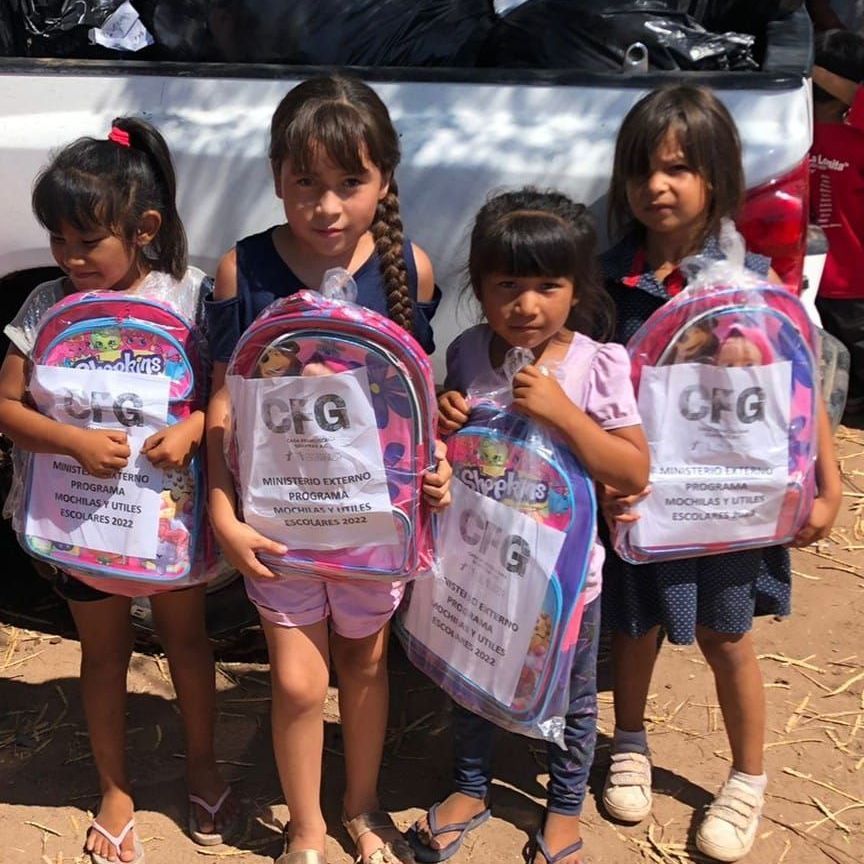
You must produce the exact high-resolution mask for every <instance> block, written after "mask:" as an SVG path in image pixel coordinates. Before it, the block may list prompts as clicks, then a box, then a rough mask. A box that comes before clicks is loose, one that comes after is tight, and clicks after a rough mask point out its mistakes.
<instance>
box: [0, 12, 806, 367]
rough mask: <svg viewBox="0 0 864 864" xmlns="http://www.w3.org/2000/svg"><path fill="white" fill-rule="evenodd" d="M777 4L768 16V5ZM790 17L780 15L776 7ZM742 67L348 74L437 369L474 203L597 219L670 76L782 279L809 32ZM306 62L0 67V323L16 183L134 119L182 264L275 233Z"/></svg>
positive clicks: (13, 60) (790, 241)
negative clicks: (158, 172) (550, 199)
mask: <svg viewBox="0 0 864 864" xmlns="http://www.w3.org/2000/svg"><path fill="white" fill-rule="evenodd" d="M778 5H779V4H778ZM793 5H794V4H793ZM761 35H762V37H764V40H765V46H766V47H765V51H764V57H763V59H762V65H761V68H760V69H759V70H758V71H743V72H681V71H678V72H662V71H647V72H639V71H638V69H637V71H636V72H635V73H634V72H633V71H632V70H630V71H621V72H609V71H604V72H597V73H593V72H588V71H573V70H561V69H559V70H533V69H528V68H524V69H513V70H508V69H500V68H487V69H448V68H413V69H406V68H375V69H372V68H355V69H352V70H350V71H351V72H352V73H353V74H358V75H361V76H362V77H363V78H365V79H366V80H368V81H369V82H370V83H371V84H372V85H373V86H374V87H375V88H376V89H377V90H378V92H379V93H380V95H381V96H382V98H383V100H384V102H385V103H386V104H387V106H388V107H389V109H390V112H391V115H392V117H393V120H394V122H395V125H396V127H397V129H398V131H399V133H400V135H401V142H402V163H401V165H400V167H399V169H398V172H397V176H398V179H399V187H400V197H401V201H402V208H403V218H404V222H405V226H406V233H407V234H409V235H410V236H411V237H412V239H414V240H415V241H416V242H418V243H419V244H420V245H421V246H423V247H424V248H425V249H426V250H427V252H428V253H429V255H430V257H431V259H432V262H433V264H434V266H435V270H436V274H437V279H438V282H439V284H440V285H441V287H442V289H443V291H444V298H445V299H444V303H443V304H442V306H441V308H440V310H439V312H438V314H437V317H436V319H435V321H434V327H435V334H436V341H437V345H438V351H437V358H436V359H437V360H438V364H439V365H438V369H439V372H440V358H442V357H443V353H444V352H443V349H444V348H445V347H446V344H447V343H448V342H449V341H450V339H451V338H452V337H453V335H454V334H455V333H457V332H459V330H461V329H462V328H463V327H464V326H465V325H466V324H467V323H471V322H470V314H471V313H470V312H469V311H466V307H464V306H461V305H459V304H458V302H457V301H458V295H459V293H460V292H459V288H460V285H461V282H462V277H461V272H460V271H461V268H462V266H463V264H464V261H465V253H466V237H467V229H468V225H469V223H470V220H471V218H472V217H473V215H474V213H475V212H476V210H477V209H478V207H479V206H480V205H481V204H482V203H483V201H484V199H485V198H486V197H487V195H488V194H489V192H490V191H491V190H495V189H500V188H501V187H512V186H516V185H523V184H526V183H531V184H534V185H537V186H540V187H557V188H559V189H561V190H563V191H564V192H566V193H568V194H570V195H571V196H573V197H574V198H576V199H578V200H582V201H585V202H587V203H589V204H590V205H591V207H592V209H593V210H594V212H595V214H596V216H597V221H598V225H599V226H601V231H602V226H603V225H604V224H605V195H606V190H607V186H608V183H609V175H610V170H611V165H612V154H613V148H614V141H615V136H616V133H617V130H618V127H619V125H620V123H621V120H622V119H623V117H624V115H625V113H626V112H627V110H628V109H629V108H630V107H631V106H632V105H633V103H634V102H635V101H636V100H637V99H638V98H639V97H640V96H641V95H643V94H644V93H645V92H646V91H647V90H649V89H651V88H652V87H655V86H657V85H659V84H661V83H664V82H666V81H669V80H679V79H682V78H684V79H686V80H690V81H697V82H699V83H703V84H707V85H710V86H712V87H714V88H715V89H716V91H717V93H718V95H719V96H720V97H721V98H722V99H723V101H724V102H725V103H726V104H727V105H728V107H729V108H730V110H731V112H732V114H733V116H734V117H735V119H736V121H737V123H738V126H739V129H740V133H741V138H742V141H743V145H744V164H745V171H746V178H747V185H748V189H749V201H748V206H747V210H746V216H745V219H744V226H743V227H744V230H745V234H746V235H747V236H748V240H749V242H750V245H751V246H752V247H753V248H755V249H757V250H758V251H762V252H764V253H766V254H769V255H771V256H772V258H773V263H774V267H775V269H776V270H777V271H778V272H779V273H780V274H781V275H782V276H784V278H785V279H786V280H787V281H789V282H791V283H795V282H797V281H798V280H800V276H801V264H802V259H803V255H804V247H805V237H806V222H807V185H808V174H809V171H808V166H807V152H808V149H809V147H810V142H811V133H812V115H811V104H810V85H809V78H808V75H809V68H810V65H811V58H812V49H811V43H812V32H811V28H810V21H809V18H808V17H807V14H806V12H805V11H804V9H803V8H799V9H798V10H797V11H795V12H793V13H791V14H785V15H782V16H780V17H778V19H777V20H775V21H773V22H771V23H770V24H769V25H768V27H767V31H766V33H764V34H761ZM319 71H320V69H316V68H310V67H296V66H283V65H274V64H254V63H252V64H225V63H194V64H192V63H183V62H140V61H134V60H128V61H125V60H124V61H115V60H111V61H105V60H73V59H36V58H29V57H28V58H23V57H0V129H2V132H0V188H2V189H3V198H4V202H5V204H4V210H3V215H2V218H0V304H2V305H0V316H2V317H3V320H4V321H6V320H8V319H9V318H11V317H12V315H13V314H14V312H15V311H16V310H17V308H18V306H19V305H20V304H21V302H22V301H23V299H24V297H25V296H26V294H27V292H28V291H29V290H30V288H32V287H33V285H35V284H36V283H37V282H38V281H40V280H41V279H43V278H45V276H46V270H45V268H46V267H51V266H52V264H53V262H52V259H51V256H50V253H49V250H48V243H47V239H46V237H45V233H44V231H43V230H42V229H41V228H40V226H39V225H38V224H37V222H36V220H35V219H34V218H33V216H32V214H31V211H30V190H31V183H32V180H33V177H34V176H35V174H36V172H37V171H38V169H39V168H40V166H42V165H43V164H44V163H45V161H46V159H47V158H48V154H49V153H50V151H52V150H53V149H54V148H57V147H58V146H60V145H62V144H64V143H66V142H68V141H70V140H72V139H74V138H76V137H78V136H80V135H96V136H101V135H104V134H106V133H107V130H108V129H109V127H110V121H111V119H112V118H113V117H115V116H117V115H121V114H139V115H143V116H145V117H146V118H147V119H149V120H150V121H152V122H153V123H155V124H156V125H157V126H158V127H159V128H160V129H161V130H162V132H163V133H164V134H165V137H166V138H167V140H168V143H169V145H170V147H171V151H172V153H173V155H174V157H175V161H176V166H177V174H178V180H179V208H180V213H181V216H182V218H183V221H184V223H185V225H186V228H187V231H188V235H189V245H190V251H191V258H192V261H193V263H195V264H197V265H199V266H200V267H202V268H203V269H204V270H205V271H209V272H213V269H214V266H215V263H216V261H217V260H218V258H219V256H220V255H221V254H222V253H223V252H224V251H226V250H227V249H228V248H230V247H231V246H232V245H233V244H234V242H235V241H236V240H237V239H238V238H240V237H243V236H245V235H246V234H250V233H253V232H255V231H258V230H261V229H262V228H264V227H266V226H268V225H271V224H275V223H277V222H278V221H280V213H281V210H280V202H279V201H278V200H277V199H276V198H275V196H274V194H273V191H272V183H271V179H270V173H269V165H268V161H267V156H266V153H267V143H268V127H269V122H270V117H271V114H272V111H273V109H274V107H275V106H276V104H277V103H278V101H279V100H280V99H281V97H282V96H283V95H284V94H285V92H286V91H287V90H288V89H289V88H290V87H291V86H293V85H294V84H295V83H296V82H297V81H299V80H300V79H302V78H303V77H306V76H309V75H311V74H315V73H316V72H319Z"/></svg>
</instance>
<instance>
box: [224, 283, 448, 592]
mask: <svg viewBox="0 0 864 864" xmlns="http://www.w3.org/2000/svg"><path fill="white" fill-rule="evenodd" d="M340 373H341V374H344V375H345V376H346V377H351V376H354V375H358V374H359V375H361V376H365V379H364V385H363V389H364V390H365V389H366V386H367V384H368V391H367V392H366V394H365V401H367V402H369V403H371V410H372V411H373V412H374V422H375V427H377V439H378V441H377V443H375V442H373V445H374V448H375V449H377V447H378V445H380V456H381V458H382V459H383V468H384V472H385V474H386V495H385V498H386V497H387V496H389V503H387V504H386V507H385V511H386V512H383V513H379V516H381V517H383V519H384V520H385V522H386V523H388V528H394V527H395V534H394V535H393V536H394V537H395V540H396V542H394V543H389V544H387V545H381V544H379V543H377V542H370V541H369V540H365V541H364V533H365V527H364V526H363V522H364V521H365V519H366V518H367V517H366V516H365V515H364V513H363V512H362V508H361V506H360V505H358V504H356V503H354V504H352V501H351V497H352V496H351V493H349V492H345V491H343V490H342V488H340V487H339V486H338V485H333V483H334V482H335V481H331V480H328V479H327V477H326V476H325V477H324V480H323V484H324V487H326V488H322V486H321V482H322V481H321V480H320V479H319V480H318V481H317V482H318V484H319V485H318V486H315V485H314V482H315V481H314V480H313V479H309V477H305V476H304V477H296V476H289V477H281V478H276V480H277V481H278V482H280V483H282V484H283V485H281V486H280V488H279V490H278V493H274V496H275V500H278V501H281V502H282V503H283V504H284V506H279V505H278V504H277V506H276V507H275V508H272V510H271V511H270V515H269V516H268V517H267V518H265V519H264V521H263V522H258V523H256V524H255V527H256V528H258V530H260V531H261V532H262V533H264V534H265V535H267V536H274V533H275V532H276V530H277V529H279V530H280V531H287V533H288V534H289V535H290V536H289V538H287V539H288V540H294V538H297V542H296V543H293V542H288V544H287V545H289V546H290V548H289V550H288V552H287V553H286V554H285V555H284V556H282V557H280V558H278V559H273V558H271V557H269V556H262V560H264V561H265V563H266V564H267V565H268V566H269V567H271V568H272V569H273V570H274V572H276V573H279V574H281V575H290V574H292V573H304V574H308V575H317V576H321V577H325V578H331V579H345V578H351V579H353V578H358V579H380V580H390V581H393V580H399V579H406V578H413V577H414V576H415V575H416V574H417V573H418V572H422V571H425V570H428V569H429V568H430V567H431V565H432V562H433V560H434V549H433V537H432V518H431V514H430V512H429V511H428V510H427V508H426V507H425V506H424V505H423V504H422V496H421V484H422V476H423V472H424V471H426V470H428V469H429V468H430V467H432V465H433V461H434V455H433V454H434V441H435V423H436V419H437V409H436V400H435V387H434V383H433V378H432V367H431V364H430V362H429V359H428V357H427V356H426V353H425V352H424V351H423V349H422V348H421V347H420V345H419V344H418V343H417V342H416V340H415V339H414V338H413V337H412V336H410V335H409V334H408V333H406V332H405V330H404V329H403V328H402V327H400V326H398V325H397V324H395V323H394V322H393V321H391V320H389V319H388V318H385V317H384V316H383V315H380V314H378V313H377V312H373V311H371V310H369V309H366V308H365V307H362V306H358V305H356V304H353V303H349V302H345V301H343V300H332V299H327V298H325V297H323V296H322V295H321V294H319V293H317V292H313V291H300V292H297V293H296V294H292V295H291V296H290V297H286V298H283V299H280V300H277V301H276V302H275V303H272V304H271V305H270V306H268V307H267V309H265V310H264V311H263V312H262V313H261V314H260V315H259V316H258V317H257V318H256V319H255V321H254V322H253V323H252V325H251V326H250V327H249V329H248V330H247V331H246V332H245V333H244V334H243V336H242V337H241V339H240V341H239V343H238V344H237V347H236V348H235V349H234V354H233V355H232V357H231V361H230V363H229V366H228V377H227V379H226V380H227V382H228V386H229V391H230V392H231V394H232V409H233V411H234V416H233V418H232V435H231V438H230V444H229V447H228V453H227V456H228V464H229V465H230V466H231V468H232V471H233V473H234V478H235V482H236V484H237V487H238V500H239V501H240V503H241V507H242V508H243V509H245V510H246V513H245V518H246V521H247V522H250V524H251V523H252V519H251V515H252V514H251V504H250V498H249V497H248V494H247V492H248V483H249V481H248V479H247V480H244V476H243V471H242V470H241V467H240V462H241V461H242V460H241V459H240V457H239V451H240V450H242V448H243V447H244V444H245V446H246V447H247V448H248V447H250V446H252V445H251V444H250V442H248V441H247V442H244V441H243V440H239V433H238V431H237V429H238V418H237V416H236V415H237V410H238V409H237V399H238V398H240V389H239V388H242V385H243V383H244V381H245V382H246V384H249V383H250V380H251V379H270V382H272V383H273V384H274V385H276V386H284V384H285V382H284V380H282V379H285V378H288V377H290V378H294V379H306V380H307V381H308V379H310V378H313V377H314V378H318V379H319V380H323V378H324V377H325V376H339V375H340ZM274 379H280V380H279V381H275V380H274ZM257 384H258V385H265V386H269V384H268V382H263V381H258V382H257ZM296 384H297V386H302V382H300V381H297V382H296ZM290 386H295V385H290ZM247 392H248V388H247ZM256 392H258V393H260V392H263V390H262V389H261V388H260V387H259V389H258V390H257V391H256ZM255 398H259V397H255ZM292 403H293V400H292ZM247 407H248V410H249V411H256V412H259V411H262V406H261V405H260V404H258V405H250V406H247ZM317 407H318V406H317V404H316V410H314V411H313V409H312V405H311V404H310V405H309V406H308V413H306V414H303V415H302V416H303V417H305V420H302V421H300V422H302V423H304V424H306V421H307V420H308V424H307V425H304V429H303V430H301V431H306V430H307V429H311V430H314V429H315V422H316V418H317V419H319V420H320V416H319V415H318V414H317V413H316V411H317ZM349 408H350V406H349ZM305 410H306V409H304V411H305ZM367 410H368V409H367ZM255 416H256V418H257V417H258V416H259V415H258V413H256V415H255ZM285 416H286V417H288V420H287V421H286V422H288V423H289V426H290V422H291V418H290V415H288V414H286V415H285ZM256 422H258V421H257V420H256ZM280 431H285V430H283V429H281V427H280ZM290 431H291V432H292V433H297V431H298V427H297V426H293V427H290ZM274 440H276V439H274ZM284 440H286V441H288V440H289V438H287V437H286V438H285V439H284ZM304 440H305V439H304ZM295 444H296V441H295ZM313 444H314V442H313ZM302 446H303V443H302V442H301V445H300V447H301V450H300V451H299V452H296V453H295V456H294V461H293V462H292V463H291V465H292V466H294V467H292V468H291V469H290V472H291V473H292V474H297V473H300V474H302V473H303V471H304V470H305V469H308V471H310V472H311V473H312V474H316V469H315V468H313V467H310V465H309V463H308V462H307V461H306V460H311V459H313V458H314V459H316V460H317V461H319V462H321V461H327V460H328V459H331V460H332V459H338V458H339V457H338V453H336V452H334V451H333V450H332V449H331V450H330V451H328V450H327V449H326V446H325V448H324V449H321V450H320V451H319V452H318V453H312V454H306V455H304V454H303V451H302ZM288 450H289V451H290V447H289V448H288ZM294 451H297V446H294ZM285 458H286V459H291V458H292V457H291V452H288V453H287V455H286V457H285ZM362 467H363V466H359V468H358V471H361V470H362ZM318 469H320V465H319V466H318ZM320 473H321V472H320V470H317V474H319V475H320ZM293 481H296V482H293ZM274 482H276V481H274ZM348 488H350V486H349V487H348ZM340 495H341V496H342V500H341V501H340V499H339V496H340ZM244 496H246V497H245V502H244ZM378 500H379V501H380V500H381V499H380V498H379V499H378ZM276 511H278V512H276ZM391 515H392V521H393V523H394V524H393V525H392V526H391V525H389V522H390V518H391ZM283 517H285V518H284V520H283ZM295 529H296V530H295ZM304 529H306V530H304ZM309 529H316V530H319V531H322V532H323V535H322V536H324V535H326V536H327V537H330V540H329V541H325V543H324V544H322V545H316V546H315V548H303V545H302V543H303V539H302V538H303V537H304V535H305V536H307V537H308V536H309ZM340 531H344V532H348V533H349V534H350V536H351V538H352V539H351V541H350V542H347V543H343V542H342V541H341V540H340V537H339V534H340ZM280 539H282V540H283V541H286V537H285V536H282V537H281V538H280ZM325 545H326V546H328V547H329V548H322V546H325Z"/></svg>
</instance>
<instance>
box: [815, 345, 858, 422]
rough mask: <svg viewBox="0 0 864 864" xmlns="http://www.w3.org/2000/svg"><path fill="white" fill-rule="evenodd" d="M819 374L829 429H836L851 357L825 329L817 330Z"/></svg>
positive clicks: (842, 405) (842, 408)
mask: <svg viewBox="0 0 864 864" xmlns="http://www.w3.org/2000/svg"><path fill="white" fill-rule="evenodd" d="M819 345H820V351H819V374H820V378H821V381H822V400H823V401H824V402H825V410H826V411H827V412H828V419H829V420H830V421H831V430H832V431H833V432H836V431H837V427H838V426H839V425H840V421H841V420H842V419H843V412H844V411H845V410H846V396H847V395H848V392H849V371H850V369H851V368H852V357H851V355H850V354H849V349H848V348H847V347H846V346H845V345H844V344H843V343H842V342H841V341H840V340H839V339H838V338H837V337H836V336H832V335H831V334H830V333H829V332H828V331H827V330H820V331H819Z"/></svg>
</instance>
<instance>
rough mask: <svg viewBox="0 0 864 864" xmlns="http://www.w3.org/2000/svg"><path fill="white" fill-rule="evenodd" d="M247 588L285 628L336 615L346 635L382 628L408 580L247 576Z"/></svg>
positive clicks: (261, 611) (272, 619)
mask: <svg viewBox="0 0 864 864" xmlns="http://www.w3.org/2000/svg"><path fill="white" fill-rule="evenodd" d="M245 581H246V593H247V594H248V595H249V599H250V600H251V601H252V602H253V603H254V604H255V606H256V607H257V609H258V613H259V614H260V615H261V617H262V618H266V619H267V620H268V621H270V622H271V623H273V624H277V625H278V626H280V627H306V626H308V625H310V624H316V623H317V622H319V621H323V620H324V619H325V618H328V617H329V618H330V620H331V621H332V623H333V629H334V630H335V631H336V632H337V633H338V634H339V635H340V636H344V637H345V638H346V639H363V638H365V637H366V636H371V635H372V634H373V633H377V632H378V631H379V630H380V629H381V628H382V627H383V626H384V625H385V624H386V623H387V622H388V621H389V620H390V619H391V618H392V617H393V613H394V612H395V611H396V609H397V607H398V606H399V603H400V601H401V600H402V595H403V594H404V593H405V583H404V582H374V581H372V580H365V581H364V580H360V579H358V580H355V581H354V582H329V581H327V580H325V579H314V578H311V577H309V576H300V575H296V576H291V577H289V578H282V579H278V580H277V579H273V580H271V579H250V578H249V577H248V576H247V577H246V580H245Z"/></svg>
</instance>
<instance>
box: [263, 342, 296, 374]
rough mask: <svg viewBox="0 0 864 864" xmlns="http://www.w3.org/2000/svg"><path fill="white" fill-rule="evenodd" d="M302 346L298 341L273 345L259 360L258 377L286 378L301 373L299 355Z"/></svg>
mask: <svg viewBox="0 0 864 864" xmlns="http://www.w3.org/2000/svg"><path fill="white" fill-rule="evenodd" d="M299 351H300V346H299V345H298V344H297V343H296V342H290V341H289V342H283V343H282V344H280V345H271V346H270V347H269V348H267V349H266V350H265V351H264V353H263V354H262V355H261V357H260V358H259V360H258V365H257V367H256V368H255V377H256V378H285V377H287V376H291V375H299V374H300V370H301V366H302V364H301V363H300V358H299V357H298V356H297V355H298V353H299Z"/></svg>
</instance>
